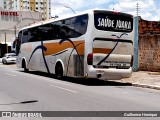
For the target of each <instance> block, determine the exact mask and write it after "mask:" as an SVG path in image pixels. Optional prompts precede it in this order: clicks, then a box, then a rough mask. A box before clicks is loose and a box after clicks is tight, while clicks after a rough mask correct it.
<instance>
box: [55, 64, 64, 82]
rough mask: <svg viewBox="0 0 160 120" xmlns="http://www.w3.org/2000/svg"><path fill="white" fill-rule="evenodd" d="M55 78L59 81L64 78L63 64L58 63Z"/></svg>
mask: <svg viewBox="0 0 160 120" xmlns="http://www.w3.org/2000/svg"><path fill="white" fill-rule="evenodd" d="M55 76H56V78H57V79H59V80H61V79H62V78H63V68H62V65H61V63H58V64H57V65H56V68H55Z"/></svg>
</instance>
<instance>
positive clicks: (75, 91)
mask: <svg viewBox="0 0 160 120" xmlns="http://www.w3.org/2000/svg"><path fill="white" fill-rule="evenodd" d="M51 86H53V87H56V88H59V89H62V90H66V91H69V92H73V93H78V92H76V91H74V90H70V89H67V88H63V87H59V86H55V85H51Z"/></svg>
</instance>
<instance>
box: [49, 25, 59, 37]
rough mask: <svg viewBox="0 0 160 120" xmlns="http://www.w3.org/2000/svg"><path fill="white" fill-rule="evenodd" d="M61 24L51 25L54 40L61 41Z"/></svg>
mask: <svg viewBox="0 0 160 120" xmlns="http://www.w3.org/2000/svg"><path fill="white" fill-rule="evenodd" d="M60 28H61V27H60V22H54V23H51V31H50V32H51V33H52V34H51V35H52V36H51V38H52V39H60Z"/></svg>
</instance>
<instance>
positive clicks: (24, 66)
mask: <svg viewBox="0 0 160 120" xmlns="http://www.w3.org/2000/svg"><path fill="white" fill-rule="evenodd" d="M22 66H23V68H24V72H28V71H29V70H28V69H27V67H26V63H25V61H23V63H22Z"/></svg>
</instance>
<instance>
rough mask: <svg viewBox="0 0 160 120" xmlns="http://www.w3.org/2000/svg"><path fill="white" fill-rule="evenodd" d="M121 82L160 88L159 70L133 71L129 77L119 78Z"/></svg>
mask: <svg viewBox="0 0 160 120" xmlns="http://www.w3.org/2000/svg"><path fill="white" fill-rule="evenodd" d="M120 82H123V83H131V84H132V85H133V86H136V87H144V88H151V89H156V90H160V72H149V71H138V72H133V74H132V77H131V78H126V79H122V80H120Z"/></svg>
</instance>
